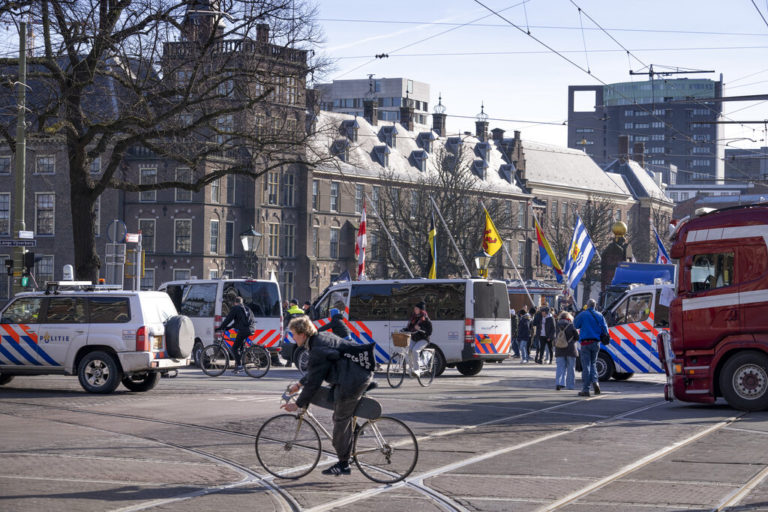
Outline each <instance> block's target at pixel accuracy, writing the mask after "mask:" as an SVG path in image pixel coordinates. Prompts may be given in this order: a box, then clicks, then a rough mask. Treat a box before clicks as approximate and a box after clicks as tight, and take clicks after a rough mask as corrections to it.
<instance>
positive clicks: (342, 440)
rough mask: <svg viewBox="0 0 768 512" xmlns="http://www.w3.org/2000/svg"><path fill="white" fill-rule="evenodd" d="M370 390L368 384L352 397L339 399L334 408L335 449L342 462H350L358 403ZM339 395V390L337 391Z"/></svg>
mask: <svg viewBox="0 0 768 512" xmlns="http://www.w3.org/2000/svg"><path fill="white" fill-rule="evenodd" d="M367 388H368V382H366V383H365V385H363V386H361V387H360V389H358V390H357V391H355V393H353V394H352V395H351V396H349V397H347V398H344V399H339V400H337V401H336V403H335V404H334V406H333V448H334V449H335V450H336V455H338V456H339V460H340V461H341V462H347V461H349V455H350V454H351V453H352V441H353V435H354V433H355V425H354V417H353V416H354V413H355V409H356V408H357V402H359V401H360V397H361V396H363V393H364V392H365V390H366V389H367ZM336 393H339V390H338V389H337V390H336Z"/></svg>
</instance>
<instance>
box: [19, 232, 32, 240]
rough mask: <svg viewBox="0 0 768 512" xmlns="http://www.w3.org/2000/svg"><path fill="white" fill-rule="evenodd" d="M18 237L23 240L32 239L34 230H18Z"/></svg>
mask: <svg viewBox="0 0 768 512" xmlns="http://www.w3.org/2000/svg"><path fill="white" fill-rule="evenodd" d="M19 238H23V239H24V240H32V239H33V238H35V232H34V231H19Z"/></svg>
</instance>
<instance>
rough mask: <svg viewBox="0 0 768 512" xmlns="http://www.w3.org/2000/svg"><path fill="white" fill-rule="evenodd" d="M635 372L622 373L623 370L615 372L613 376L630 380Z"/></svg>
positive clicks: (617, 378)
mask: <svg viewBox="0 0 768 512" xmlns="http://www.w3.org/2000/svg"><path fill="white" fill-rule="evenodd" d="M633 375H634V373H622V372H616V373H614V374H613V378H614V379H616V380H629V379H631V378H632V376H633Z"/></svg>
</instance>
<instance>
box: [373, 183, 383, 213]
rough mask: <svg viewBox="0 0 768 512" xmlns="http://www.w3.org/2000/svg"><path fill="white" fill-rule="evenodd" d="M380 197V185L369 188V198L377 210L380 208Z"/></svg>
mask: <svg viewBox="0 0 768 512" xmlns="http://www.w3.org/2000/svg"><path fill="white" fill-rule="evenodd" d="M380 197H381V187H377V186H374V187H373V188H372V189H371V200H372V201H373V205H374V207H375V208H376V210H377V211H378V210H381V203H380V202H379V198H380Z"/></svg>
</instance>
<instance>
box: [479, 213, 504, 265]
mask: <svg viewBox="0 0 768 512" xmlns="http://www.w3.org/2000/svg"><path fill="white" fill-rule="evenodd" d="M483 210H484V211H485V232H484V233H483V251H485V253H486V254H487V255H488V256H493V255H494V254H496V253H497V252H498V251H499V249H501V236H499V232H498V231H496V226H494V225H493V221H492V220H491V215H490V214H489V213H488V210H486V209H485V208H483Z"/></svg>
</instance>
